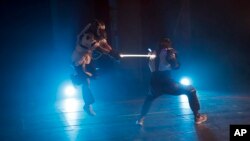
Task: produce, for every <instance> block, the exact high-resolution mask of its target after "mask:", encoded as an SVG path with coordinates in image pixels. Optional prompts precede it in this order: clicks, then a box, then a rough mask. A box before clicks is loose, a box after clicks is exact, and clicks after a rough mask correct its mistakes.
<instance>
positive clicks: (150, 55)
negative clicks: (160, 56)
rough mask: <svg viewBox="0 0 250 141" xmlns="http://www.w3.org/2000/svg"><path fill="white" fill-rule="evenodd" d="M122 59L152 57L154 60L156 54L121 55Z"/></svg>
mask: <svg viewBox="0 0 250 141" xmlns="http://www.w3.org/2000/svg"><path fill="white" fill-rule="evenodd" d="M120 56H121V57H122V58H124V57H150V58H154V57H155V54H120Z"/></svg>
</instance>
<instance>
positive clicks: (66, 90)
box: [64, 84, 76, 96]
mask: <svg viewBox="0 0 250 141" xmlns="http://www.w3.org/2000/svg"><path fill="white" fill-rule="evenodd" d="M64 93H65V94H66V95H67V96H72V95H75V94H76V88H75V87H74V86H73V85H70V84H68V85H66V86H65V87H64Z"/></svg>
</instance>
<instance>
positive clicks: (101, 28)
mask: <svg viewBox="0 0 250 141" xmlns="http://www.w3.org/2000/svg"><path fill="white" fill-rule="evenodd" d="M94 52H98V53H99V54H106V55H108V56H110V57H112V58H114V59H115V60H119V59H120V54H119V53H118V52H116V51H114V50H113V49H112V47H111V46H110V45H109V44H108V42H107V34H106V31H105V24H104V22H102V21H99V20H94V21H92V22H91V23H89V24H88V25H87V26H85V28H84V29H83V30H82V31H81V33H80V34H79V35H78V38H77V43H76V47H75V50H74V51H73V54H72V64H73V67H74V69H75V72H76V74H74V75H71V79H72V82H73V84H75V85H80V84H82V97H83V100H84V103H85V105H84V108H83V109H84V110H85V111H86V112H87V113H88V114H89V115H91V116H94V115H96V113H95V112H94V110H93V107H92V104H93V103H94V102H95V99H94V96H93V94H92V92H91V89H90V80H91V78H95V76H96V68H95V67H94V65H93V59H94V57H93V54H94ZM97 58H100V57H97Z"/></svg>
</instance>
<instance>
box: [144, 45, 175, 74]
mask: <svg viewBox="0 0 250 141" xmlns="http://www.w3.org/2000/svg"><path fill="white" fill-rule="evenodd" d="M153 54H156V52H155V51H154V52H153ZM157 57H159V68H158V70H159V71H166V70H171V65H170V64H169V63H168V62H167V60H166V57H167V49H166V48H165V49H162V50H161V52H160V54H159V56H157ZM148 64H149V69H150V71H151V72H155V71H156V68H155V67H156V66H155V64H156V58H150V59H149V63H148Z"/></svg>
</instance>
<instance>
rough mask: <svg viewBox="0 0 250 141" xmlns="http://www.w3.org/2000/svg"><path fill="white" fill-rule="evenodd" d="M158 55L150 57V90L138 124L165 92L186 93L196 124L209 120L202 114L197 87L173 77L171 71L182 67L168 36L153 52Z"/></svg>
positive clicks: (172, 93)
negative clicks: (187, 84) (183, 83)
mask: <svg viewBox="0 0 250 141" xmlns="http://www.w3.org/2000/svg"><path fill="white" fill-rule="evenodd" d="M152 54H154V55H155V56H156V57H154V58H150V59H149V68H150V71H151V72H152V73H151V74H152V76H151V80H150V90H149V94H148V96H147V97H146V98H145V101H144V104H143V106H142V109H141V114H140V116H139V119H138V120H137V121H136V124H138V125H140V126H142V125H143V122H144V118H145V116H146V115H147V113H148V111H149V109H150V107H151V105H152V102H153V101H154V100H155V99H156V98H158V97H159V96H161V95H163V94H169V95H181V94H186V95H187V97H188V102H189V106H190V108H191V110H192V111H193V114H194V119H195V123H196V124H200V123H202V122H205V121H206V120H207V116H206V115H203V114H200V113H199V110H200V104H199V100H198V97H197V94H196V89H195V88H194V87H193V86H191V85H189V86H185V85H182V84H180V83H179V82H176V81H175V80H174V79H172V77H171V71H173V70H176V69H178V68H179V67H180V64H179V62H178V60H177V53H176V51H175V50H174V48H172V46H171V41H170V39H168V38H163V39H162V40H161V41H160V44H159V47H158V48H156V50H155V51H153V52H152Z"/></svg>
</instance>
